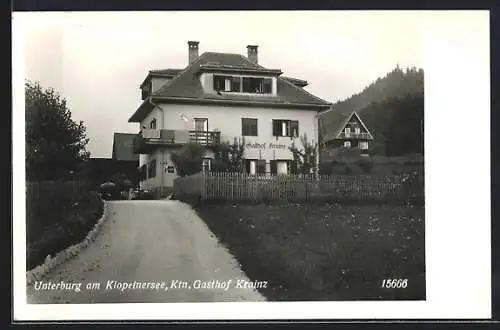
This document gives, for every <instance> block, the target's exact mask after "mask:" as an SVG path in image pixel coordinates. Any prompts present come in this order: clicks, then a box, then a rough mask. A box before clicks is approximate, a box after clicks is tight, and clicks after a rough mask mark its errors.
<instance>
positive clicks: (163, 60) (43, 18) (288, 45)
mask: <svg viewBox="0 0 500 330" xmlns="http://www.w3.org/2000/svg"><path fill="white" fill-rule="evenodd" d="M455 16H457V18H456V19H449V18H447V17H448V16H446V17H444V18H443V15H441V16H440V15H439V14H436V13H431V12H411V11H409V12H400V11H385V12H384V11H381V12H377V11H357V12H344V11H318V12H314V11H310V12H301V11H295V12H291V11H289V12H254V11H251V12H244V11H240V12H231V11H219V12H206V11H204V12H44V13H41V12H38V13H14V15H13V17H14V21H13V22H14V31H13V33H14V37H20V38H22V39H23V44H24V54H23V59H24V65H25V66H24V74H25V76H26V78H27V79H29V80H31V81H37V82H39V83H40V84H41V85H42V86H43V87H45V88H49V87H50V88H54V89H55V90H56V91H57V92H59V93H60V94H61V96H62V97H64V98H65V99H66V100H67V102H68V106H69V107H70V109H71V112H72V118H73V119H74V120H75V121H80V120H82V121H83V122H84V124H85V125H86V127H87V136H88V138H89V139H90V142H89V144H88V150H89V151H90V152H91V156H92V157H111V151H112V139H113V133H114V132H128V133H137V132H138V130H139V127H138V124H137V123H128V118H129V117H130V116H131V115H132V114H133V113H134V111H135V110H136V109H137V107H138V106H139V105H140V104H141V102H142V101H141V98H140V96H141V95H140V89H139V85H140V83H141V82H142V81H143V80H144V78H145V77H146V75H147V72H148V70H150V69H161V68H183V67H185V66H186V65H187V61H188V46H187V41H188V40H195V41H199V43H200V44H199V53H200V54H202V53H203V52H205V51H214V52H228V53H239V54H242V55H246V46H247V45H249V44H251V45H258V46H259V48H258V51H259V64H261V65H263V66H264V67H268V68H271V69H281V70H282V71H283V72H284V74H283V75H286V76H291V77H296V78H300V79H304V80H307V81H308V83H309V86H307V87H306V90H307V91H309V92H310V93H312V94H314V95H316V96H318V97H321V98H323V99H325V100H327V101H330V102H332V103H333V102H335V101H338V100H341V99H345V98H347V97H349V96H351V95H353V94H355V93H358V92H360V91H361V90H362V89H363V88H364V87H365V86H367V85H368V84H370V83H371V82H372V81H374V80H375V79H377V78H378V77H380V76H384V75H385V74H386V73H387V72H389V71H391V70H392V69H393V68H395V67H396V65H399V66H400V67H408V66H416V67H422V68H424V70H425V67H424V63H423V62H424V56H423V50H424V47H423V34H424V32H425V31H428V30H429V24H431V23H432V22H433V21H434V22H435V23H436V24H437V23H442V22H444V20H446V19H447V20H448V23H447V25H446V26H448V27H450V26H451V25H450V24H455V25H454V26H455V27H456V28H460V26H463V20H460V17H459V16H460V15H455ZM443 19H444V20H443ZM238 26H239V27H240V28H238ZM441 26H444V25H441ZM424 30H425V31H424ZM464 33H466V30H465V29H464ZM459 35H460V34H457V36H459Z"/></svg>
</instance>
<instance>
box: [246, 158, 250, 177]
mask: <svg viewBox="0 0 500 330" xmlns="http://www.w3.org/2000/svg"><path fill="white" fill-rule="evenodd" d="M245 173H247V174H250V159H245Z"/></svg>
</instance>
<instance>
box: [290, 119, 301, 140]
mask: <svg viewBox="0 0 500 330" xmlns="http://www.w3.org/2000/svg"><path fill="white" fill-rule="evenodd" d="M290 128H291V132H290V136H293V137H298V136H299V121H298V120H292V121H290Z"/></svg>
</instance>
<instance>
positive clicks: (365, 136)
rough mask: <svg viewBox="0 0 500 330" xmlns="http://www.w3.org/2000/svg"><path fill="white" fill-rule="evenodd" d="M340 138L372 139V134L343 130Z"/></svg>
mask: <svg viewBox="0 0 500 330" xmlns="http://www.w3.org/2000/svg"><path fill="white" fill-rule="evenodd" d="M339 138H340V139H353V140H370V139H371V136H370V134H368V133H353V132H351V133H346V132H341V133H340V135H339Z"/></svg>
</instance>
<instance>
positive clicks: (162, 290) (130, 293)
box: [27, 200, 266, 303]
mask: <svg viewBox="0 0 500 330" xmlns="http://www.w3.org/2000/svg"><path fill="white" fill-rule="evenodd" d="M108 214H109V216H108V218H107V220H106V222H105V224H104V226H103V227H102V229H101V232H100V234H99V235H98V237H97V239H96V241H95V242H94V243H92V245H91V246H89V247H88V248H87V249H85V250H83V251H82V252H81V253H80V254H79V255H78V256H76V257H75V258H74V259H72V260H70V261H68V262H67V263H65V264H63V265H61V266H59V267H58V268H56V269H54V270H53V271H52V272H51V273H49V274H48V275H47V276H46V277H45V278H44V279H42V281H38V282H36V283H35V284H34V285H31V286H29V287H28V288H27V300H28V303H92V302H94V303H124V302H130V303H139V302H149V303H151V302H213V301H263V300H265V299H264V298H263V297H262V296H261V295H260V294H259V293H258V292H257V290H255V287H258V286H264V285H266V283H263V282H252V281H250V280H249V279H248V278H247V277H246V276H245V274H244V273H243V272H242V271H241V269H240V267H239V264H238V263H237V262H236V261H235V260H234V258H233V257H232V256H231V255H230V254H229V253H228V252H227V250H226V249H225V248H224V247H223V246H221V245H219V244H218V241H217V239H216V237H215V236H214V235H213V233H212V232H211V231H210V230H209V229H208V228H207V227H206V225H205V224H204V223H203V221H202V220H201V219H200V218H199V217H198V216H197V215H196V213H195V212H194V211H193V210H192V209H191V208H190V207H189V206H188V205H186V204H183V203H181V202H178V201H170V200H168V201H114V202H109V213H108Z"/></svg>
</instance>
